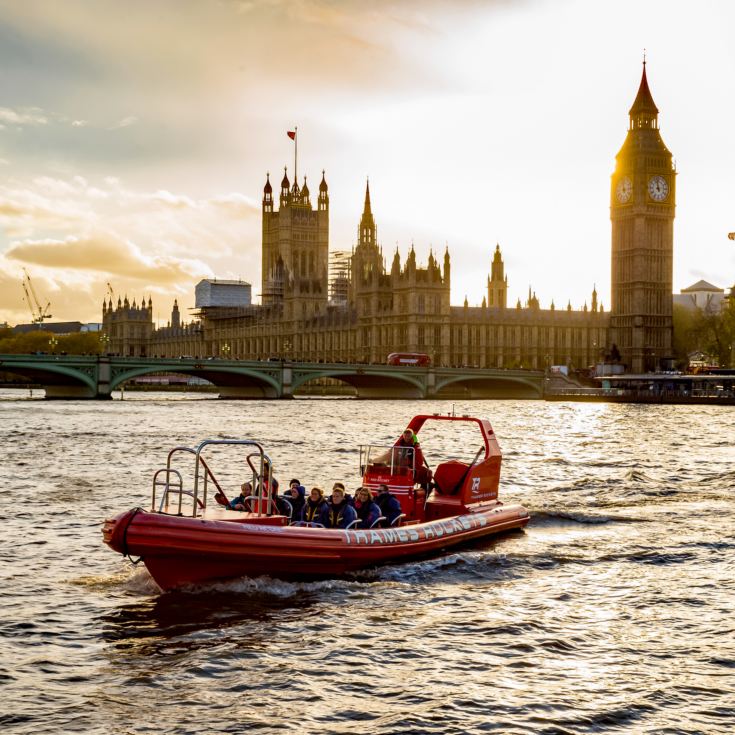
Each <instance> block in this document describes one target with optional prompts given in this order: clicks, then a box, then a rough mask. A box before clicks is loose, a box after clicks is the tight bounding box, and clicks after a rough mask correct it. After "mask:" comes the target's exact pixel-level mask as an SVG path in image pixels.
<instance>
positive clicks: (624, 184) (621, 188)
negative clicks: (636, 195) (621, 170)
mask: <svg viewBox="0 0 735 735" xmlns="http://www.w3.org/2000/svg"><path fill="white" fill-rule="evenodd" d="M632 193H633V183H632V182H631V180H630V179H629V178H628V177H627V176H623V178H622V179H620V181H618V185H617V186H616V187H615V198H616V199H617V200H618V201H619V202H620V203H621V204H625V203H626V202H627V201H628V200H629V199H630V196H631V194H632Z"/></svg>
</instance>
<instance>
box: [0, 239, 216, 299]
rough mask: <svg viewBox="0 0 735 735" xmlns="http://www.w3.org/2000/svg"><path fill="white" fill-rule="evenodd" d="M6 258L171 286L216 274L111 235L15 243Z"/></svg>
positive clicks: (191, 262)
mask: <svg viewBox="0 0 735 735" xmlns="http://www.w3.org/2000/svg"><path fill="white" fill-rule="evenodd" d="M6 256H7V257H8V258H10V259H12V260H17V261H21V262H24V263H32V264H34V265H39V266H43V267H45V268H55V269H66V270H83V271H97V272H99V273H105V274H109V275H110V276H120V277H124V278H130V279H134V280H138V281H142V282H145V283H159V284H163V285H167V286H171V285H173V284H176V283H178V282H181V281H187V280H190V279H191V278H192V276H197V275H202V276H205V275H211V274H212V273H211V270H210V269H209V267H208V266H206V265H205V264H204V263H202V262H201V261H197V260H193V259H187V258H177V257H173V256H150V255H145V254H143V253H142V252H141V250H140V248H139V247H138V246H137V245H136V244H135V243H132V242H130V241H129V240H123V239H121V238H119V237H117V236H116V235H114V234H111V233H95V234H92V235H89V236H86V237H77V236H70V237H67V238H66V239H64V240H57V239H51V238H49V239H44V240H25V241H23V242H14V243H12V244H11V246H10V248H9V249H8V251H7V253H6Z"/></svg>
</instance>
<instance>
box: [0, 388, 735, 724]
mask: <svg viewBox="0 0 735 735" xmlns="http://www.w3.org/2000/svg"><path fill="white" fill-rule="evenodd" d="M19 395H24V396H25V395H27V394H19V393H13V392H10V391H5V392H2V393H0V426H1V427H2V436H3V451H2V464H1V466H0V474H1V479H2V482H1V484H0V488H1V489H0V493H2V527H3V532H2V545H1V547H0V549H1V550H0V554H1V558H2V565H0V575H2V590H3V596H2V607H1V608H0V610H1V613H0V692H1V694H2V696H1V697H0V727H2V732H4V733H8V732H9V733H34V735H39V734H40V733H55V734H56V733H121V734H122V733H212V732H217V733H239V732H245V731H258V732H262V733H276V732H279V733H280V732H283V731H293V732H299V733H304V732H305V733H409V732H410V733H483V732H490V731H494V732H498V733H606V732H619V733H732V732H733V731H734V730H735V634H734V630H735V622H734V621H735V563H734V562H735V510H734V506H733V486H734V485H735V466H734V465H733V460H734V459H735V453H733V450H732V444H733V440H734V439H735V430H733V415H734V414H733V409H732V408H727V407H712V408H710V407H701V406H636V405H605V404H598V403H594V404H584V403H568V404H565V403H543V402H537V401H526V402H521V401H473V402H468V403H466V404H457V405H456V406H455V407H454V410H456V411H457V412H458V413H463V412H466V413H471V414H473V415H482V416H486V417H487V418H489V419H490V421H491V423H492V424H493V427H494V428H495V431H496V433H497V436H498V438H499V441H500V445H501V448H502V449H503V451H504V459H503V474H502V478H501V497H502V498H503V499H504V500H506V501H514V502H521V503H523V504H525V505H526V506H527V507H528V508H529V510H530V512H531V514H532V521H531V523H530V525H529V526H528V528H527V529H526V530H525V532H514V533H512V534H509V535H507V536H505V537H503V538H500V539H495V540H492V541H490V542H484V543H483V544H482V545H480V546H476V547H471V548H463V549H461V550H459V551H455V552H453V553H447V554H445V555H443V556H440V557H437V558H432V559H428V560H423V561H418V562H414V563H409V564H405V565H402V566H394V567H384V568H381V569H378V570H375V571H370V572H366V573H362V574H360V575H356V576H354V577H351V578H349V579H344V580H333V581H322V582H312V583H289V582H280V581H274V580H271V579H267V578H255V579H240V580H235V581H232V582H228V583H221V584H216V585H210V586H207V587H200V588H197V589H194V590H191V591H188V592H177V593H169V594H161V593H160V592H159V591H158V589H157V588H156V586H155V584H154V583H153V582H152V580H151V579H150V577H149V576H148V574H147V572H146V570H145V569H144V568H143V567H142V565H141V566H138V567H133V566H132V565H131V564H130V563H129V562H128V561H127V560H124V559H123V558H122V557H121V556H119V555H117V554H115V553H113V552H112V551H110V550H109V549H108V548H107V547H106V546H104V545H103V544H102V540H101V534H100V527H101V522H102V520H103V519H104V518H105V517H106V516H110V515H113V514H116V513H117V512H119V511H122V510H125V509H127V508H129V507H132V506H134V505H144V506H146V505H147V504H148V503H149V497H150V483H151V478H152V473H153V471H154V470H155V469H157V468H158V467H159V466H161V465H162V464H163V462H164V460H165V454H166V451H167V450H168V449H169V448H170V447H171V446H173V445H177V444H187V445H194V444H196V443H197V442H198V441H199V440H201V439H203V438H218V437H239V438H244V437H250V438H258V439H260V440H261V441H262V442H263V443H264V444H265V446H266V448H267V450H268V451H269V453H270V454H271V456H272V458H273V460H274V463H275V467H276V470H277V476H279V477H280V478H281V480H282V481H284V480H285V481H287V480H288V479H290V478H291V477H292V476H296V477H299V479H300V480H301V481H302V483H304V484H306V485H307V486H310V485H312V484H322V485H323V486H325V485H326V486H330V487H331V485H330V484H329V483H331V482H332V481H333V480H335V479H342V480H345V481H346V482H347V483H348V486H351V487H355V486H356V485H357V484H358V482H359V477H358V470H357V465H358V454H357V449H356V447H357V445H358V444H360V443H364V442H366V441H378V442H388V441H390V440H392V439H393V438H394V437H395V436H396V435H397V433H398V431H399V430H400V429H401V428H402V427H403V426H405V424H406V422H407V420H408V419H409V418H410V417H411V416H412V415H413V414H414V413H420V412H433V411H439V412H446V411H448V410H452V406H451V404H446V403H439V402H420V403H419V402H412V401H395V402H394V401H376V402H369V401H356V400H344V399H343V400H330V399H311V400H310V399H302V400H295V401H281V402H277V401H263V402H225V401H217V400H212V399H211V398H210V397H209V396H201V397H197V396H192V395H188V396H186V395H180V394H179V395H173V394H152V393H145V394H130V393H128V394H126V396H125V400H124V401H119V400H117V401H111V402H43V401H39V400H28V399H23V400H19V398H18V396H19ZM451 439H452V441H454V442H455V443H456V442H465V441H467V440H465V439H463V438H462V437H459V438H457V437H451ZM434 440H435V441H434V444H433V446H432V447H429V445H428V442H427V440H424V443H423V444H424V447H425V450H426V452H427V454H428V457H429V459H430V460H432V459H434V458H438V457H440V456H441V446H439V445H440V443H441V442H442V441H443V438H442V436H441V435H437V436H436V437H434ZM475 444H476V441H474V443H471V444H470V443H469V442H468V443H467V446H466V447H465V448H467V447H469V449H470V450H474V446H475ZM473 453H474V451H469V454H470V455H471V454H473ZM234 481H235V480H234V479H233V482H234Z"/></svg>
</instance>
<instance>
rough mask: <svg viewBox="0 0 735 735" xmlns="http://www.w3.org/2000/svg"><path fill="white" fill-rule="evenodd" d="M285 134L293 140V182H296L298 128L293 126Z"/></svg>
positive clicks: (297, 170)
mask: <svg viewBox="0 0 735 735" xmlns="http://www.w3.org/2000/svg"><path fill="white" fill-rule="evenodd" d="M286 135H288V137H289V138H291V140H292V141H293V142H294V148H293V182H294V184H296V183H297V181H298V178H299V169H298V162H299V140H298V135H299V129H298V128H294V129H293V130H288V131H286Z"/></svg>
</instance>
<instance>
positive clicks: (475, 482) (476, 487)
mask: <svg viewBox="0 0 735 735" xmlns="http://www.w3.org/2000/svg"><path fill="white" fill-rule="evenodd" d="M479 493H480V478H479V477H473V478H472V494H473V495H479Z"/></svg>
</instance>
